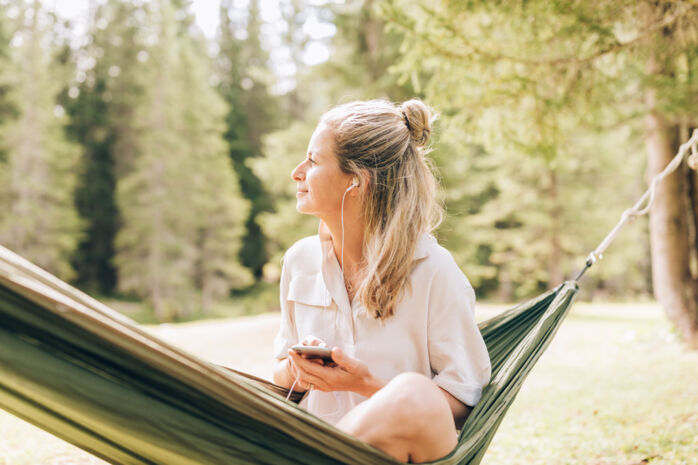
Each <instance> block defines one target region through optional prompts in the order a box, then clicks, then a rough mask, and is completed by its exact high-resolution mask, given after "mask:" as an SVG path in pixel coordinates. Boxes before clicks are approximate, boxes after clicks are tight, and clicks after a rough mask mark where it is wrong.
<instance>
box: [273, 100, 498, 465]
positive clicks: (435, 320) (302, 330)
mask: <svg viewBox="0 0 698 465" xmlns="http://www.w3.org/2000/svg"><path fill="white" fill-rule="evenodd" d="M432 119H433V118H432V117H431V112H430V110H429V108H428V107H427V106H426V105H425V104H424V103H423V102H421V101H420V100H414V99H413V100H410V101H407V102H405V103H403V104H402V105H401V106H396V105H394V104H392V103H390V102H388V101H385V100H372V101H367V102H351V103H346V104H343V105H340V106H337V107H334V108H333V109H331V110H330V111H328V112H327V113H325V114H324V115H323V116H322V118H321V119H320V123H319V124H318V127H317V128H316V130H315V132H314V133H313V135H312V137H311V139H310V145H309V147H308V154H307V158H306V159H305V160H304V161H303V162H301V163H300V164H299V165H298V166H297V167H296V168H295V169H294V170H293V172H292V173H291V177H292V178H293V180H294V181H295V182H296V183H297V187H298V192H297V194H296V197H297V204H296V209H297V210H298V211H299V212H301V213H305V214H310V215H315V216H317V217H318V218H319V219H320V227H319V230H318V235H316V236H311V237H306V238H304V239H301V240H299V241H298V242H296V243H295V244H294V245H293V246H292V247H291V248H289V250H288V251H287V252H286V254H285V256H284V263H283V268H282V272H281V312H282V317H281V328H280V330H279V333H278V335H277V336H276V339H275V341H274V346H275V347H274V350H275V353H276V358H277V359H278V360H279V362H278V364H277V366H276V368H275V372H274V382H275V383H276V384H279V385H281V386H285V387H287V388H292V389H294V390H296V391H307V390H309V391H310V392H309V394H308V395H307V396H305V397H304V399H303V400H302V401H301V403H300V405H301V406H302V407H304V408H306V409H308V411H310V412H311V413H314V414H315V415H317V416H319V417H320V418H323V419H324V420H326V421H328V422H329V423H332V424H334V425H335V426H336V427H337V428H339V429H340V430H342V431H344V432H346V433H348V434H350V435H352V436H355V437H357V438H359V439H361V440H363V441H365V442H367V443H369V444H371V445H373V446H374V447H376V448H378V449H380V450H382V451H384V452H386V453H387V454H389V455H391V456H393V457H395V458H396V459H398V460H401V461H403V462H408V461H410V462H414V463H418V462H424V461H431V460H436V459H438V458H441V457H443V456H444V455H447V454H448V453H449V452H450V451H452V450H453V449H454V447H455V446H456V444H457V439H458V435H457V428H460V427H461V426H462V424H463V422H464V421H465V418H466V417H467V415H468V413H469V411H470V409H471V407H472V406H473V405H475V404H476V403H477V401H478V400H479V398H480V394H481V390H482V387H483V386H484V385H485V384H486V383H487V382H488V381H489V378H490V373H491V367H490V361H489V357H488V354H487V349H486V347H485V344H484V341H483V339H482V336H481V335H480V332H479V331H478V329H477V326H476V324H475V321H474V318H473V310H474V304H475V294H474V292H473V288H472V286H471V285H470V283H469V282H468V280H467V278H466V277H465V275H464V274H463V273H462V272H461V270H460V269H459V268H458V266H457V265H456V263H455V261H454V260H453V257H452V256H451V254H450V252H448V251H447V250H446V249H444V248H443V247H441V246H440V245H439V244H438V243H437V242H436V239H434V237H433V236H431V234H430V233H431V231H433V230H434V229H435V228H436V227H437V226H438V224H439V223H440V222H441V220H442V218H443V210H442V208H441V206H440V205H439V203H438V202H437V200H436V189H437V183H436V180H435V177H434V175H433V174H432V171H431V169H430V167H431V165H430V161H429V160H428V159H427V158H426V157H425V155H426V154H427V153H428V152H429V150H428V149H427V148H426V147H425V144H426V142H427V141H428V139H429V136H430V132H431V122H432ZM298 343H300V344H303V345H319V346H328V345H329V346H331V347H332V359H333V360H334V363H333V364H329V365H322V362H319V361H318V360H310V359H306V358H304V357H302V356H299V355H297V354H296V353H295V352H294V351H293V350H290V347H291V346H293V345H295V344H298ZM294 384H295V385H294Z"/></svg>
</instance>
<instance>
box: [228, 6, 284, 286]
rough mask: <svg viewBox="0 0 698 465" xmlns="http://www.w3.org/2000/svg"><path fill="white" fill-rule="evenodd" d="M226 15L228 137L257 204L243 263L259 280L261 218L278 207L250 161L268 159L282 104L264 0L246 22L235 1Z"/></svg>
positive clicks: (245, 188) (243, 183) (263, 255)
mask: <svg viewBox="0 0 698 465" xmlns="http://www.w3.org/2000/svg"><path fill="white" fill-rule="evenodd" d="M220 13H221V15H220V17H221V27H220V38H219V47H220V52H219V54H218V60H217V64H218V66H217V75H218V78H219V79H220V85H219V91H220V93H221V95H222V96H223V98H224V99H225V101H226V102H227V103H228V113H227V115H226V124H227V128H226V131H225V139H226V140H227V141H228V146H229V156H230V159H231V161H232V163H233V167H234V168H235V172H236V173H237V175H238V178H239V179H240V188H241V191H242V194H243V195H244V197H245V198H247V199H249V200H250V202H251V208H250V212H249V215H248V217H247V219H246V221H245V234H244V237H243V239H242V240H243V246H242V248H241V250H240V254H239V255H240V262H241V263H242V264H243V265H244V266H246V267H248V268H249V269H250V270H252V272H253V274H254V275H255V277H257V278H259V277H261V275H262V267H263V265H264V263H266V261H267V260H268V256H267V250H266V242H267V236H266V235H265V234H264V232H263V230H262V229H261V227H260V225H259V222H258V215H259V214H260V213H262V212H265V211H270V210H271V209H272V206H271V204H270V201H269V198H268V195H267V192H266V190H265V188H264V185H263V184H262V182H261V181H260V179H259V178H258V177H257V176H256V175H255V173H254V172H252V171H251V170H250V169H249V168H248V165H247V163H246V160H248V159H253V158H255V157H259V156H261V155H262V137H263V136H264V134H266V133H268V132H270V131H271V130H272V129H274V128H275V127H276V125H277V120H278V119H279V117H278V106H279V102H278V99H277V98H276V97H273V96H272V95H271V94H270V92H269V85H270V83H271V82H272V81H273V77H272V76H271V70H270V69H269V68H268V66H267V61H268V53H267V52H266V50H264V49H263V48H262V44H261V28H262V21H261V17H260V16H261V14H260V10H259V3H258V1H257V0H253V1H252V2H251V4H250V7H249V8H248V9H247V17H246V18H245V21H244V23H243V21H242V20H237V21H234V20H233V17H236V16H239V14H240V13H241V10H240V9H238V10H235V9H234V8H233V5H232V2H231V1H224V2H222V3H221V9H220ZM236 31H238V32H239V31H245V34H246V38H245V39H242V40H241V39H238V38H237V37H236V35H235V34H236Z"/></svg>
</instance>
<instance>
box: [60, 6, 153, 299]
mask: <svg viewBox="0 0 698 465" xmlns="http://www.w3.org/2000/svg"><path fill="white" fill-rule="evenodd" d="M144 17H146V16H145V11H144V9H143V7H137V6H134V5H132V4H130V3H128V2H125V1H117V2H107V3H104V4H100V5H98V6H97V7H96V9H95V10H94V11H93V13H92V15H91V24H90V26H89V34H90V37H91V38H92V40H91V41H90V42H89V43H88V44H87V45H85V46H84V47H82V48H81V49H79V50H78V51H77V52H76V54H75V55H76V57H75V61H76V62H77V61H79V60H80V59H83V60H84V59H85V57H86V56H87V57H90V58H93V59H95V63H94V66H93V67H91V68H90V69H87V70H85V71H81V72H79V73H78V83H76V85H75V86H73V87H71V88H70V89H68V90H67V92H65V95H64V96H63V99H62V100H63V102H64V105H65V106H66V108H67V109H68V113H69V115H70V124H69V133H70V135H71V136H72V138H73V139H74V140H75V141H77V142H79V143H80V144H81V145H82V147H83V149H84V150H83V157H82V160H81V163H80V164H81V170H80V182H79V187H78V190H77V192H76V206H77V208H78V211H79V213H80V216H81V217H83V218H84V219H85V222H86V230H85V235H84V238H83V240H82V241H81V242H80V244H79V246H78V250H77V251H76V254H75V257H74V258H73V262H74V264H75V268H76V271H77V277H76V283H77V285H78V286H80V287H81V288H83V289H87V290H91V291H95V292H98V293H100V294H110V293H113V292H114V291H115V288H116V281H117V274H116V268H115V266H114V263H113V258H114V253H115V251H114V240H115V237H116V233H117V230H118V227H119V216H118V209H117V206H116V183H117V181H118V177H119V175H121V176H123V175H125V173H126V172H128V171H129V170H130V169H131V165H132V163H133V158H134V156H135V148H134V146H133V142H134V139H135V128H134V127H133V114H134V111H135V109H136V107H137V105H138V102H139V100H140V99H141V98H142V97H143V96H142V89H141V87H142V84H143V83H142V82H141V81H142V76H141V74H140V66H139V60H138V57H139V56H141V57H144V56H145V55H144V54H146V53H147V52H146V50H145V48H146V47H145V44H144V43H143V42H144V40H143V37H141V34H139V30H141V29H142V28H143V27H144V26H145V24H143V20H142V19H141V21H140V22H138V21H137V18H144ZM139 53H140V55H139ZM76 65H77V63H76Z"/></svg>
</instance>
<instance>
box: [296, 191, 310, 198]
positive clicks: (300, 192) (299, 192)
mask: <svg viewBox="0 0 698 465" xmlns="http://www.w3.org/2000/svg"><path fill="white" fill-rule="evenodd" d="M307 193H308V191H298V192H296V197H298V196H299V195H301V194H307Z"/></svg>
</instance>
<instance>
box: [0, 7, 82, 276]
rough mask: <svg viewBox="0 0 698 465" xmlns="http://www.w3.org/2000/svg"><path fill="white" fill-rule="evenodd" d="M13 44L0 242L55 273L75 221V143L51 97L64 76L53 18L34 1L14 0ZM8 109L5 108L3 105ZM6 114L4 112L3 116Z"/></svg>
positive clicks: (0, 126)
mask: <svg viewBox="0 0 698 465" xmlns="http://www.w3.org/2000/svg"><path fill="white" fill-rule="evenodd" d="M13 7H14V8H16V9H17V10H18V11H19V14H18V15H17V19H16V24H15V25H14V28H13V29H14V31H13V32H14V40H13V43H15V44H16V46H15V47H14V48H13V49H12V50H11V57H12V59H11V63H9V64H8V65H7V67H3V69H2V71H0V74H1V75H2V89H3V94H4V95H3V99H4V105H3V106H4V112H3V113H4V117H3V119H2V120H0V146H1V147H2V152H3V153H4V159H2V160H0V206H1V207H0V243H2V244H3V245H5V246H6V247H8V248H10V249H12V250H14V251H15V252H17V253H19V254H20V255H23V256H24V257H26V258H27V259H29V260H31V261H32V262H34V263H36V264H37V265H39V266H41V267H43V268H45V269H46V270H48V271H49V272H51V273H54V274H56V275H57V276H59V277H61V278H63V279H71V278H72V277H73V273H74V271H73V268H72V266H71V264H70V256H71V254H72V253H73V251H74V249H75V246H76V244H77V241H78V239H79V234H80V230H81V224H80V221H79V218H78V215H77V213H76V210H75V206H74V203H73V194H74V190H75V182H76V176H75V171H76V165H77V162H78V157H79V151H78V148H77V147H76V146H75V145H73V144H71V143H69V142H68V141H67V140H66V136H65V128H64V126H65V124H66V116H65V110H64V108H63V107H62V106H60V105H58V104H57V101H56V98H57V95H58V93H59V92H60V91H61V90H62V89H63V86H65V85H66V83H67V82H68V72H67V70H66V69H65V67H64V63H62V62H61V61H60V60H59V59H57V58H58V57H57V53H58V52H59V51H60V50H64V49H60V50H59V49H58V46H57V45H54V46H52V47H46V44H47V43H55V42H54V40H53V39H56V37H55V36H53V35H52V33H53V29H52V28H53V27H54V26H55V20H54V18H53V17H52V16H51V15H49V14H47V13H46V11H45V10H43V9H42V8H41V6H40V4H39V2H38V1H35V2H33V4H31V5H27V4H25V3H24V2H16V4H15V5H13ZM8 108H11V109H12V110H11V111H8ZM8 113H10V114H12V113H14V114H13V115H12V116H11V117H8Z"/></svg>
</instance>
